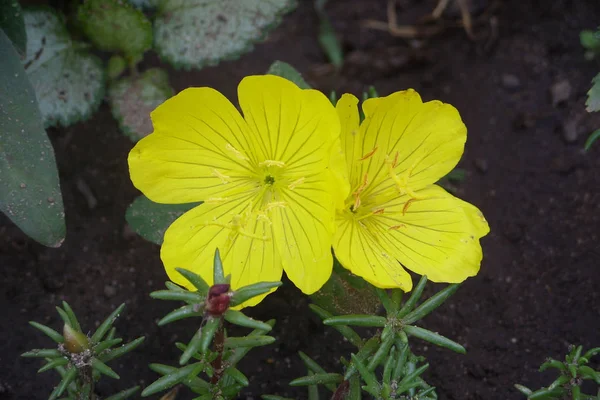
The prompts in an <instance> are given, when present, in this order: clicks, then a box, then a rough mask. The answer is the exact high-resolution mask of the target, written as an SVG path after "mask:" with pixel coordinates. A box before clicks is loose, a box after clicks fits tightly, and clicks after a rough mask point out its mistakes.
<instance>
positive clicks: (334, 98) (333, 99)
mask: <svg viewBox="0 0 600 400" xmlns="http://www.w3.org/2000/svg"><path fill="white" fill-rule="evenodd" d="M329 101H330V102H331V104H333V106H334V107H335V106H336V104H337V101H338V97H337V93H336V92H335V90H332V91H331V93H329Z"/></svg>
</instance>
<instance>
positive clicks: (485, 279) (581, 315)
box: [0, 0, 600, 400]
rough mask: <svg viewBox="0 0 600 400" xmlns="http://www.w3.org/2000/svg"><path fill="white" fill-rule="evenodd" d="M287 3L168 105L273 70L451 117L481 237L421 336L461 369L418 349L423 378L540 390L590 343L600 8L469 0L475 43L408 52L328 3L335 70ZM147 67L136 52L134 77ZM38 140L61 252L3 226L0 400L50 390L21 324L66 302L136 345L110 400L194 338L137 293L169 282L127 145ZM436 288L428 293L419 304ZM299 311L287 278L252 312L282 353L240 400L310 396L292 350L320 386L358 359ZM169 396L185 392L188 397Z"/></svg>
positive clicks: (77, 134) (448, 39) (61, 135)
mask: <svg viewBox="0 0 600 400" xmlns="http://www.w3.org/2000/svg"><path fill="white" fill-rule="evenodd" d="M299 3H300V4H299V7H298V9H297V10H296V11H294V12H292V13H290V14H289V15H287V16H286V17H285V19H284V22H283V24H282V25H281V26H280V27H278V28H277V29H276V30H275V31H274V32H273V33H272V34H271V35H270V36H269V38H268V39H267V40H266V42H264V43H262V44H260V45H257V46H256V48H255V51H253V52H251V53H249V54H247V55H244V56H243V57H241V58H240V59H239V60H237V61H231V62H223V63H222V64H221V65H219V66H218V67H214V68H205V69H203V70H201V71H193V72H184V71H176V70H170V77H171V83H172V85H173V86H174V87H175V89H176V90H177V91H179V90H182V89H184V88H186V87H189V86H211V87H214V88H216V89H217V90H219V91H221V92H223V93H224V94H225V95H227V96H228V97H229V98H230V99H232V100H233V101H235V98H236V87H237V83H238V82H239V81H240V80H241V79H242V78H243V77H244V76H246V75H250V74H262V73H264V72H265V71H266V70H267V68H268V67H269V65H270V64H271V63H272V62H273V61H274V60H283V61H286V62H289V63H291V64H292V65H294V66H295V67H296V68H297V69H298V70H300V71H301V72H302V73H303V74H304V76H305V78H306V79H307V81H308V82H309V83H310V84H312V85H313V86H314V87H316V88H319V89H322V90H324V91H326V93H328V91H329V90H331V89H335V90H337V91H338V93H341V92H352V93H354V94H357V95H360V94H361V93H362V91H363V90H365V89H366V88H367V87H368V86H369V85H374V86H375V87H376V88H377V89H378V91H379V93H380V95H386V94H389V93H391V92H393V91H397V90H401V89H406V88H409V87H413V88H415V89H416V90H418V91H419V92H420V93H421V95H422V96H423V98H424V99H425V100H431V99H440V100H442V101H444V102H449V103H451V104H453V105H454V106H456V107H457V108H458V109H459V111H460V112H461V115H462V117H463V119H464V121H465V123H466V125H467V127H468V129H469V136H468V141H467V145H466V152H465V155H464V157H463V159H462V161H461V163H460V165H459V166H460V167H461V168H464V169H465V170H466V172H467V174H466V179H465V180H464V181H463V182H461V183H458V184H454V185H455V189H456V190H457V194H458V195H459V196H460V197H462V198H464V199H465V200H467V201H469V202H472V203H473V204H475V205H477V206H478V207H479V208H480V209H481V210H482V211H483V212H484V214H485V216H486V218H487V219H488V221H489V223H490V226H491V233H490V234H489V235H488V236H487V237H485V238H484V239H483V240H482V245H483V248H484V261H483V265H482V268H481V272H480V274H479V275H478V276H477V277H474V278H472V279H469V280H468V281H467V282H465V283H464V285H463V286H462V287H461V289H460V290H459V291H458V292H457V293H456V294H455V295H454V297H452V298H451V299H450V300H449V301H448V302H447V304H445V305H444V306H443V307H441V308H440V309H439V311H438V312H436V313H434V314H432V315H430V316H428V317H427V318H426V319H425V320H424V326H425V327H427V328H428V329H431V330H434V331H438V332H440V333H441V334H443V335H445V336H448V337H450V338H453V339H454V340H456V341H458V342H460V343H462V344H463V345H465V346H466V348H467V350H468V353H467V355H459V354H454V353H452V352H450V351H446V350H440V349H437V348H431V346H426V345H425V343H417V341H415V344H416V347H415V351H416V352H417V353H420V354H423V355H425V356H426V357H427V359H428V361H429V363H430V364H431V367H430V369H429V370H428V371H427V372H426V373H425V378H426V380H427V381H428V382H429V383H430V384H432V385H434V386H436V387H437V388H438V394H439V398H440V399H444V400H465V399H467V400H470V399H473V400H477V399H485V400H496V399H497V400H505V399H522V398H523V396H521V395H520V394H519V393H518V392H517V391H516V390H515V389H514V388H513V384H515V383H522V384H525V385H527V386H530V387H532V388H539V387H541V386H543V385H547V384H548V383H550V381H551V377H552V374H547V373H542V374H540V373H538V372H537V368H538V366H539V365H540V364H541V363H542V362H543V361H544V359H545V357H547V356H551V357H555V358H559V357H562V355H564V353H565V352H566V351H567V346H568V345H569V344H570V343H575V344H582V345H584V347H586V348H589V347H593V346H600V329H599V328H600V296H599V293H600V289H599V288H600V274H599V272H600V262H599V258H600V241H599V236H600V143H596V145H595V146H593V148H592V149H591V150H590V151H589V152H587V153H585V152H583V151H582V148H583V143H584V141H585V138H586V137H587V135H588V134H589V132H591V131H592V130H594V129H595V128H599V127H600V118H599V117H598V116H596V115H590V114H587V113H586V112H585V106H584V103H585V93H586V91H587V90H588V89H589V87H590V81H591V79H592V77H593V76H594V75H595V74H596V73H598V71H599V70H600V68H599V67H600V65H599V63H598V62H588V61H585V60H584V58H583V50H582V48H581V47H580V45H579V38H578V34H579V31H580V30H582V29H592V28H594V27H596V26H597V25H599V24H600V2H598V1H597V0H589V1H574V0H573V1H567V0H554V1H551V2H547V1H541V0H538V1H534V0H531V1H520V0H507V1H504V2H500V3H499V7H498V8H497V9H496V10H495V11H494V12H493V13H492V14H491V15H486V14H485V8H486V7H487V6H490V4H491V1H473V2H472V4H473V11H474V14H475V15H483V17H481V20H480V22H481V24H480V25H478V26H477V27H476V32H477V33H478V34H480V35H481V39H480V40H478V41H472V40H470V39H469V38H468V37H467V36H466V34H465V33H464V31H463V30H462V29H460V28H448V29H447V30H446V31H444V33H442V34H441V35H438V36H436V37H434V38H431V39H429V40H426V41H423V42H419V43H417V42H414V41H407V40H404V39H400V38H394V37H392V36H390V35H389V34H388V33H387V32H382V31H374V30H368V29H366V28H364V27H363V26H362V25H361V24H362V21H363V20H365V19H376V20H381V21H384V20H385V19H386V2H385V1H382V0H379V1H374V0H370V1H369V0H363V1H359V0H346V1H340V0H337V1H336V0H331V1H330V2H329V3H328V5H327V12H328V14H329V16H330V18H331V20H332V23H333V26H334V27H335V29H336V30H337V32H338V34H339V35H340V38H341V40H342V43H343V46H344V51H345V53H346V63H345V65H344V67H343V68H342V69H341V71H339V72H338V73H336V72H335V71H333V70H332V69H331V68H330V67H329V66H328V65H327V62H326V58H325V56H324V54H323V53H322V51H321V49H320V47H319V44H318V41H317V33H318V18H317V16H316V14H315V12H314V9H313V2H312V1H300V2H299ZM434 6H435V2H434V1H409V0H401V1H398V11H399V19H400V22H404V23H410V22H414V21H415V20H416V19H418V18H419V17H420V16H423V15H425V14H426V13H427V12H429V11H431V10H432V9H433V7H434ZM482 12H483V13H484V14H481V13H482ZM451 18H452V16H451ZM158 64H159V61H158V60H157V59H156V58H155V57H154V56H152V55H148V56H147V58H146V60H145V61H144V64H143V66H144V67H151V66H155V65H158ZM561 82H562V83H561ZM564 82H567V84H565V83H564ZM557 83H561V85H563V88H565V85H568V86H569V87H570V90H569V91H568V92H569V93H565V92H564V91H563V92H561V93H562V94H563V96H562V97H563V98H562V100H560V101H553V100H559V99H556V98H554V99H553V97H552V95H551V88H552V87H553V85H555V84H557ZM49 135H50V138H51V140H52V143H53V145H54V148H55V151H56V156H57V160H58V166H59V171H60V176H61V185H62V192H63V196H64V201H65V210H66V218H67V232H68V233H67V239H66V241H65V242H64V244H63V245H62V247H61V248H58V249H50V248H45V247H43V246H41V245H38V244H36V243H35V242H33V241H32V240H30V239H28V238H27V237H26V236H25V235H23V234H22V233H21V232H20V231H19V230H18V229H17V228H16V227H15V226H13V225H12V224H11V223H10V222H9V221H8V220H7V219H6V218H5V217H3V216H2V217H0V238H1V240H0V265H2V283H1V286H0V287H1V289H0V307H1V310H2V311H1V314H0V315H1V317H2V318H1V320H0V338H1V340H0V399H2V400H5V399H11V400H12V399H15V400H16V399H43V398H47V396H48V394H49V393H50V391H51V390H52V387H53V384H55V383H56V382H57V379H56V376H55V375H54V373H52V372H48V373H43V374H40V375H37V374H36V370H37V369H38V368H39V367H40V363H39V360H31V359H23V358H20V357H19V355H20V354H21V353H23V352H24V351H27V350H28V349H31V348H36V347H48V346H51V343H50V340H49V339H47V338H46V337H45V336H43V335H42V334H41V333H39V332H38V331H36V330H35V329H33V328H31V327H30V326H29V325H28V324H27V322H28V321H30V320H35V321H38V322H41V323H45V324H49V325H50V326H53V327H54V328H56V329H60V326H61V324H60V323H59V320H58V316H57V313H56V311H55V310H54V306H55V305H58V304H59V302H60V301H61V300H63V299H64V300H67V301H68V302H69V303H70V304H71V305H72V306H73V308H74V309H75V311H76V313H77V315H78V316H79V318H80V322H81V323H82V325H83V326H84V327H88V329H90V330H92V329H93V328H94V327H95V326H96V325H97V324H98V323H99V322H100V321H101V320H103V319H104V318H105V316H106V315H108V314H109V313H110V311H111V310H112V309H113V308H114V307H116V306H117V305H119V304H120V303H122V302H125V303H126V304H127V308H126V311H125V312H124V314H123V315H122V317H121V318H120V319H119V320H118V322H117V324H116V326H117V328H118V330H119V334H120V335H121V336H122V337H124V338H125V340H131V339H133V338H135V337H137V336H140V335H144V336H146V337H147V340H146V342H145V344H144V345H143V346H142V347H141V348H139V349H138V350H137V351H135V352H134V353H132V354H130V355H128V356H127V357H124V358H123V359H122V361H121V362H120V363H117V364H116V365H114V368H115V370H116V371H117V372H118V373H119V374H120V375H121V380H120V381H110V380H109V379H106V380H104V381H103V382H104V383H103V384H101V385H100V386H99V393H100V394H101V395H104V396H106V395H108V394H111V393H114V392H116V391H117V389H123V388H125V387H128V386H130V385H133V384H134V383H138V384H141V385H147V384H149V383H150V382H152V381H153V380H154V379H156V377H157V375H156V374H154V373H153V372H152V371H150V370H149V369H148V368H147V364H148V363H150V362H160V363H165V364H174V363H175V362H176V359H177V354H178V352H177V350H176V349H175V347H174V345H173V343H174V342H175V341H187V340H189V338H190V337H191V332H192V329H193V328H194V324H193V323H192V324H189V323H186V322H180V323H174V324H171V325H168V326H166V327H162V328H159V327H157V325H156V321H157V320H158V319H159V318H161V317H162V316H163V315H165V314H166V313H167V312H168V311H169V310H170V306H171V305H172V304H169V303H168V302H161V301H156V300H152V299H150V298H149V296H148V293H149V292H150V291H152V290H157V289H159V288H162V286H163V282H164V280H165V279H166V275H165V273H164V270H163V268H162V264H161V262H160V259H159V248H158V246H156V245H154V244H151V243H148V242H146V241H144V240H143V239H142V238H140V237H138V236H137V235H135V234H134V233H132V232H131V231H130V230H129V229H128V227H127V226H126V222H125V218H124V215H125V210H126V209H127V206H128V205H129V204H130V203H131V201H132V200H133V199H134V198H135V197H136V196H137V195H138V193H137V191H136V190H135V189H134V187H133V186H132V184H131V182H130V180H129V177H128V171H127V162H126V157H127V153H128V151H129V150H130V148H131V147H132V143H131V142H130V141H129V139H128V138H127V137H125V136H124V135H122V134H121V133H120V132H119V130H118V128H117V124H116V122H115V120H114V119H113V118H112V117H111V115H110V111H109V109H108V106H107V105H106V104H104V105H102V106H101V107H100V110H99V112H97V113H96V114H95V115H94V116H93V117H92V118H91V119H90V120H88V121H87V122H84V123H80V124H77V125H74V126H71V127H69V128H66V129H64V128H61V129H51V130H50V131H49ZM87 192H90V193H87ZM86 193H87V194H86ZM90 196H92V197H93V198H94V199H95V200H96V203H95V204H94V202H90V199H91V197H90ZM442 287H443V285H430V287H429V288H428V291H429V293H431V292H433V291H434V290H439V289H440V288H442ZM307 304H308V300H307V299H306V298H305V297H304V296H303V295H302V294H301V293H300V292H299V291H297V290H296V289H295V288H294V287H293V286H292V285H291V284H289V282H287V283H286V284H285V285H284V287H283V288H282V289H280V290H279V291H277V293H276V294H274V295H271V296H269V297H268V298H267V300H266V301H264V302H263V303H262V304H260V305H259V306H258V307H255V308H254V309H252V310H251V312H250V314H251V315H253V316H254V317H256V318H261V319H265V320H266V319H269V318H272V317H275V318H277V320H278V322H277V325H276V326H275V329H274V331H273V334H274V336H275V337H276V338H277V342H276V344H275V345H272V346H268V347H266V348H263V349H260V350H255V351H253V352H252V353H250V356H249V357H248V358H246V360H245V361H244V362H243V363H242V365H241V366H240V369H241V370H242V371H245V372H247V373H248V376H249V377H250V378H251V385H250V387H248V388H247V390H245V391H244V393H243V396H241V397H240V398H242V399H251V398H252V399H258V398H260V394H280V395H284V396H289V397H292V398H297V399H302V398H305V397H306V392H305V390H304V389H298V388H291V387H289V386H288V385H287V384H288V382H289V381H290V380H292V379H293V378H295V377H298V376H302V375H305V370H304V368H303V365H302V363H301V361H300V359H299V358H298V356H297V352H298V351H299V350H302V351H304V352H306V353H307V354H308V355H309V356H312V357H314V358H315V359H317V360H318V361H319V362H321V363H322V364H323V365H324V366H325V367H326V368H327V369H328V370H330V371H331V372H333V371H336V370H339V369H340V365H339V362H338V361H336V360H339V357H340V356H342V355H344V356H346V357H347V356H348V355H349V352H350V351H351V350H352V347H351V346H350V345H349V344H347V343H345V342H343V341H342V340H341V339H340V336H339V335H338V334H337V332H335V331H333V330H332V329H330V328H325V327H323V326H322V325H321V323H320V321H319V320H318V319H317V318H316V316H314V315H313V314H312V313H311V312H310V311H309V309H308V307H307ZM597 365H598V363H597V362H596V366H597ZM251 371H254V373H252V372H251ZM154 398H159V396H155V397H154ZM178 398H179V399H189V398H192V396H191V394H190V393H184V392H183V391H182V392H181V393H180V395H179V397H178Z"/></svg>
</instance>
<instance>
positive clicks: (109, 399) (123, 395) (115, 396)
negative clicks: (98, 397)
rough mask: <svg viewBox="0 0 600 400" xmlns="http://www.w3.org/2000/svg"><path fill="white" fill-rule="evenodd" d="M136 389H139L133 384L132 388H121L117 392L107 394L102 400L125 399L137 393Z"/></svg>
mask: <svg viewBox="0 0 600 400" xmlns="http://www.w3.org/2000/svg"><path fill="white" fill-rule="evenodd" d="M138 390H140V387H139V386H134V387H132V388H129V389H125V390H122V391H120V392H119V393H116V394H113V395H112V396H108V397H106V398H105V399H104V400H126V399H128V398H129V397H131V396H133V395H134V394H135V393H137V392H138Z"/></svg>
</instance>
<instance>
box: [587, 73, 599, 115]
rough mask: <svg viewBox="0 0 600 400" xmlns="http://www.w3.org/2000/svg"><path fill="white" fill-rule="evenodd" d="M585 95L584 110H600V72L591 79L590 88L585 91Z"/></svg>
mask: <svg viewBox="0 0 600 400" xmlns="http://www.w3.org/2000/svg"><path fill="white" fill-rule="evenodd" d="M587 95H588V98H587V101H586V102H585V105H586V110H587V111H588V112H595V111H600V74H598V75H596V76H595V77H594V79H592V88H591V89H590V90H589V91H588V92H587Z"/></svg>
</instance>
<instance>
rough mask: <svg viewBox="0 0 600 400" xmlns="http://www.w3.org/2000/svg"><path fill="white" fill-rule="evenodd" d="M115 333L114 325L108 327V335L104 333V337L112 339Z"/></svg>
mask: <svg viewBox="0 0 600 400" xmlns="http://www.w3.org/2000/svg"><path fill="white" fill-rule="evenodd" d="M116 334H117V328H115V327H114V326H113V327H112V328H110V330H109V331H108V335H106V337H105V338H104V339H105V340H112V339H114V338H115V335H116Z"/></svg>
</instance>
